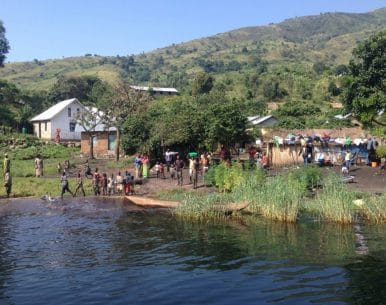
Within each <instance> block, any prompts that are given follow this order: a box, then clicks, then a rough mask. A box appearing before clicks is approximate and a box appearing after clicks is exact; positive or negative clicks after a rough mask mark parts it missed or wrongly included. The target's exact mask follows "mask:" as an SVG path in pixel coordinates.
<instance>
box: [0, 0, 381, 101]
mask: <svg viewBox="0 0 386 305" xmlns="http://www.w3.org/2000/svg"><path fill="white" fill-rule="evenodd" d="M385 28H386V8H384V9H380V10H376V11H374V12H370V13H364V14H348V13H326V14H321V15H317V16H306V17H297V18H292V19H288V20H285V21H283V22H281V23H277V24H269V25H267V26H259V27H247V28H242V29H237V30H233V31H229V32H226V33H220V34H217V35H214V36H211V37H206V38H201V39H196V40H192V41H189V42H186V43H181V44H176V45H171V46H168V47H164V48H160V49H157V50H154V51H152V52H148V53H142V54H138V55H128V56H114V57H112V56H111V57H104V56H98V55H91V54H87V55H86V56H82V57H71V58H63V59H50V60H44V61H38V60H35V61H33V62H23V63H8V64H6V65H5V67H4V68H2V69H0V78H1V79H5V80H8V81H10V82H13V83H15V84H16V85H17V86H19V87H20V88H22V89H27V90H34V91H40V90H47V89H49V88H50V87H51V86H52V85H53V83H54V82H55V81H56V78H57V77H58V76H60V75H66V76H74V75H76V76H81V75H93V76H98V77H100V78H102V79H104V80H107V81H114V80H115V79H117V78H118V77H124V78H126V79H128V80H130V81H131V82H132V83H135V84H138V85H140V84H141V85H149V86H167V87H176V88H177V89H178V90H180V91H182V92H184V90H187V88H188V84H189V81H190V79H191V78H192V76H193V75H194V74H195V73H196V72H198V71H205V72H208V73H212V74H213V75H214V76H215V78H216V80H217V82H216V86H226V90H227V91H228V93H229V95H231V96H235V97H240V96H244V95H245V92H246V91H247V90H250V91H251V93H250V94H252V95H253V96H255V97H264V98H265V99H268V100H269V99H272V97H270V96H269V94H268V95H267V94H265V93H264V92H265V91H266V89H267V88H265V87H264V84H266V85H267V84H269V83H274V82H277V83H278V84H279V86H280V87H281V90H282V92H283V95H285V96H290V97H291V98H302V99H304V91H310V94H311V96H315V94H314V93H315V92H313V91H315V90H324V89H326V87H327V85H328V82H330V81H331V79H332V78H331V76H328V77H325V75H326V74H329V75H333V74H334V69H336V67H338V66H339V65H342V64H347V63H348V61H349V59H350V58H351V51H352V49H353V48H354V47H355V46H356V44H357V43H358V42H359V41H361V40H363V39H365V38H366V37H368V36H369V35H371V34H373V33H376V32H378V31H380V30H383V29H385ZM326 72H328V73H326ZM305 79H306V80H309V81H310V82H309V83H308V82H306V83H307V84H305V82H304V80H305ZM304 86H306V88H304ZM264 90H265V91H264ZM319 96H320V94H319ZM276 97H279V98H280V96H276ZM273 98H275V96H273Z"/></svg>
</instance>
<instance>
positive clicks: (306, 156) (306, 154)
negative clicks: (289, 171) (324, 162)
mask: <svg viewBox="0 0 386 305" xmlns="http://www.w3.org/2000/svg"><path fill="white" fill-rule="evenodd" d="M299 155H302V157H303V163H304V165H307V164H308V163H310V162H311V158H312V154H311V149H310V145H309V144H307V143H306V144H304V145H303V146H302V149H301V150H300V151H299Z"/></svg>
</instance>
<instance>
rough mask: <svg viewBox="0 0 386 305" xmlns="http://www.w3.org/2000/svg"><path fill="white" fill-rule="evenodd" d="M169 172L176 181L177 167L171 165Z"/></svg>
mask: <svg viewBox="0 0 386 305" xmlns="http://www.w3.org/2000/svg"><path fill="white" fill-rule="evenodd" d="M169 172H170V178H171V179H172V180H174V179H175V178H176V165H175V164H174V163H172V164H170V168H169Z"/></svg>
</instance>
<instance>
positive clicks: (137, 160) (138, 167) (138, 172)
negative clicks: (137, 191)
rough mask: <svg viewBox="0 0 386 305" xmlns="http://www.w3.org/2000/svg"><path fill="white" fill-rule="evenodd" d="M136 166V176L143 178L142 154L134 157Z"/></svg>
mask: <svg viewBox="0 0 386 305" xmlns="http://www.w3.org/2000/svg"><path fill="white" fill-rule="evenodd" d="M134 167H135V178H136V179H140V178H141V167H142V158H141V155H140V154H137V155H136V156H135V159H134Z"/></svg>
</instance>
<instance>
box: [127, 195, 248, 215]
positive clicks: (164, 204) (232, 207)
mask: <svg viewBox="0 0 386 305" xmlns="http://www.w3.org/2000/svg"><path fill="white" fill-rule="evenodd" d="M126 199H127V200H128V201H130V203H132V204H135V205H139V206H142V207H157V208H176V207H177V206H178V205H180V204H181V203H180V202H179V201H171V200H162V199H157V198H151V197H142V196H126ZM248 205H249V203H248V202H240V203H230V204H219V205H215V206H213V209H214V210H215V211H218V212H225V213H228V212H236V211H241V210H243V209H245V208H246V207H247V206H248Z"/></svg>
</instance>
